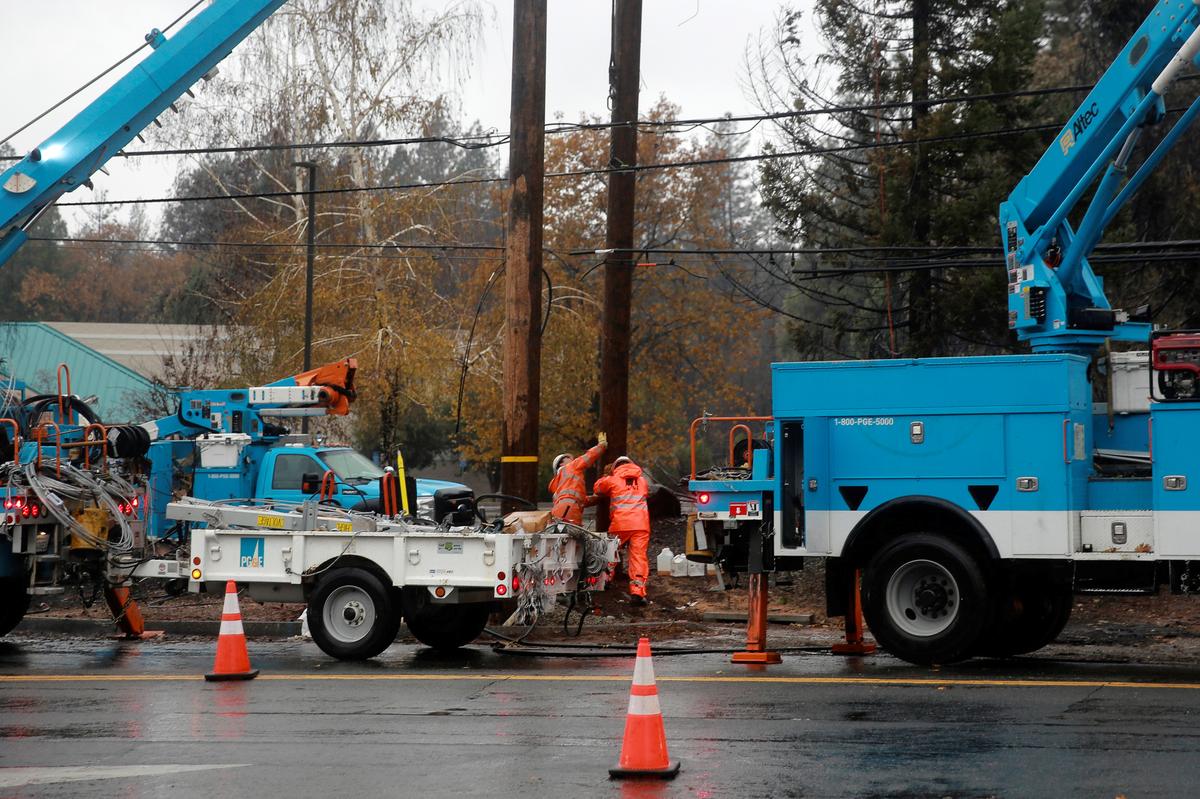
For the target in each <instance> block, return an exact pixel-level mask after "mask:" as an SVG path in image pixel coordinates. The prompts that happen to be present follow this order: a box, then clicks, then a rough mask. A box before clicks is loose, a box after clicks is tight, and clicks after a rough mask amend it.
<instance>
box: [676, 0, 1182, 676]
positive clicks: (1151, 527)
mask: <svg viewBox="0 0 1200 799" xmlns="http://www.w3.org/2000/svg"><path fill="white" fill-rule="evenodd" d="M1145 5H1147V6H1151V5H1153V8H1152V10H1151V12H1150V15H1149V17H1148V18H1147V19H1146V21H1145V22H1144V23H1143V24H1142V26H1141V27H1140V28H1139V30H1138V31H1137V32H1136V33H1135V34H1134V36H1133V38H1132V39H1131V40H1130V41H1129V43H1128V44H1127V45H1126V46H1125V48H1124V49H1123V50H1122V51H1121V53H1120V54H1119V55H1118V57H1117V59H1116V60H1115V61H1114V62H1113V64H1112V65H1111V67H1110V68H1109V69H1108V71H1107V72H1106V73H1105V74H1104V76H1103V77H1102V78H1101V79H1100V81H1099V82H1097V84H1096V86H1095V87H1094V89H1093V90H1092V91H1091V93H1090V94H1089V95H1088V97H1087V98H1086V99H1085V100H1084V101H1083V103H1082V104H1081V105H1080V108H1079V110H1078V112H1077V113H1075V114H1074V115H1073V116H1072V117H1071V119H1070V120H1068V121H1067V123H1066V125H1065V126H1064V127H1063V129H1062V130H1061V132H1060V133H1059V134H1058V135H1057V136H1056V137H1055V138H1054V141H1053V143H1052V144H1051V146H1050V147H1049V149H1048V150H1047V151H1046V152H1045V154H1044V155H1043V156H1042V158H1041V160H1039V162H1038V163H1037V165H1036V166H1035V167H1034V169H1033V170H1032V171H1031V172H1030V173H1029V174H1028V175H1026V176H1025V177H1024V178H1023V179H1022V180H1021V181H1020V182H1019V183H1018V184H1017V186H1016V188H1015V189H1014V190H1013V192H1012V194H1011V195H1010V196H1009V197H1008V199H1007V200H1006V201H1005V202H1004V203H1003V204H1002V205H1001V206H1000V210H999V223H1000V239H1001V242H1002V246H1003V253H1004V258H1005V267H1004V268H1005V269H1006V271H1007V274H1008V292H1007V306H1008V319H1009V326H1010V327H1011V328H1012V329H1013V331H1014V332H1015V333H1016V335H1017V337H1018V339H1019V340H1020V341H1022V342H1025V343H1027V344H1028V346H1029V349H1030V352H1029V353H1028V354H1022V355H1006V356H985V357H963V358H921V359H894V360H881V361H862V362H830V363H824V362H822V363H781V364H775V365H774V366H773V369H772V393H773V400H772V413H771V417H770V418H769V419H765V420H764V419H759V420H757V421H755V422H753V425H754V426H755V427H756V428H757V429H756V430H755V432H754V434H753V435H750V436H748V437H747V438H748V439H753V440H752V442H751V444H752V445H751V446H749V447H747V448H746V450H745V453H746V455H745V457H738V458H733V459H732V461H733V462H731V463H730V464H729V465H728V466H727V467H722V468H718V469H714V470H712V471H710V472H708V473H704V474H696V473H695V469H693V476H692V481H691V483H690V487H691V490H692V492H693V493H694V494H695V497H696V501H697V506H696V507H697V513H698V516H699V520H698V521H697V523H696V525H695V527H694V529H693V531H692V536H693V539H694V541H693V543H692V546H691V549H692V555H693V557H694V558H704V559H715V560H717V561H718V562H719V563H720V564H721V565H722V566H723V567H724V568H725V569H726V570H727V571H734V572H741V571H746V572H749V573H751V576H752V580H755V579H757V580H760V581H761V579H762V575H763V573H765V572H769V571H771V570H772V569H778V568H792V567H795V566H799V565H802V564H803V562H804V561H805V560H807V559H811V558H821V559H824V562H825V568H826V584H827V591H826V593H827V603H828V606H829V612H830V614H831V615H842V614H844V613H847V612H848V611H850V609H851V603H852V602H854V601H855V597H856V595H857V589H856V585H857V584H858V583H859V581H860V580H861V586H862V588H861V599H862V608H863V613H864V615H865V617H866V621H867V623H868V625H869V627H870V629H871V631H872V633H873V634H874V636H875V638H876V640H877V641H878V642H879V644H880V645H882V646H883V647H884V648H885V649H887V650H888V651H890V652H891V653H893V654H895V655H897V656H898V657H901V658H904V659H906V660H909V661H912V662H915V663H944V662H949V661H954V660H959V659H962V658H967V657H971V656H974V655H987V656H1008V655H1016V654H1021V653H1025V652H1031V651H1033V650H1036V649H1038V648H1040V647H1042V646H1044V645H1045V644H1047V643H1049V642H1050V641H1052V640H1053V639H1054V638H1055V637H1056V636H1057V635H1058V634H1059V632H1061V630H1062V628H1063V626H1064V625H1065V624H1066V622H1067V620H1068V617H1069V615H1070V612H1071V607H1072V601H1073V600H1072V595H1073V593H1079V592H1118V593H1151V592H1155V591H1158V590H1159V589H1160V587H1162V586H1166V587H1168V588H1169V589H1170V590H1172V591H1175V592H1181V593H1192V592H1196V591H1197V590H1200V579H1198V578H1200V461H1198V460H1197V458H1196V454H1195V453H1196V452H1197V450H1198V448H1200V334H1197V333H1196V332H1194V331H1166V330H1154V329H1152V325H1151V324H1150V323H1149V321H1148V314H1147V313H1146V310H1145V309H1139V310H1137V311H1134V312H1126V311H1122V310H1119V309H1115V308H1113V307H1112V306H1111V304H1110V303H1109V300H1108V299H1107V297H1106V296H1105V294H1104V290H1103V280H1102V279H1101V278H1100V277H1099V276H1097V275H1096V274H1095V273H1094V272H1093V271H1092V268H1091V266H1090V265H1089V263H1088V255H1089V253H1091V252H1092V250H1093V249H1094V247H1095V246H1096V244H1097V243H1098V242H1099V240H1100V238H1101V236H1102V234H1103V231H1104V229H1105V227H1106V226H1107V225H1108V223H1109V222H1110V221H1111V220H1112V218H1113V217H1114V216H1115V215H1116V213H1117V212H1118V211H1119V210H1120V208H1121V207H1122V206H1123V205H1124V204H1125V203H1126V202H1127V201H1128V200H1129V198H1130V197H1131V196H1132V195H1133V194H1134V192H1136V191H1137V190H1138V188H1139V187H1140V186H1141V185H1142V184H1143V182H1144V180H1145V178H1146V176H1147V175H1148V174H1149V173H1150V172H1151V171H1152V170H1153V169H1154V168H1155V167H1156V166H1158V165H1159V164H1160V163H1161V161H1162V159H1163V158H1164V156H1165V155H1166V153H1167V152H1168V151H1169V150H1170V148H1171V147H1172V146H1173V145H1174V144H1175V143H1176V142H1177V141H1178V139H1179V137H1180V136H1181V135H1182V134H1183V133H1184V132H1185V131H1186V130H1187V128H1188V127H1189V126H1190V125H1191V124H1192V122H1194V120H1195V118H1196V117H1197V115H1200V101H1194V102H1192V104H1191V105H1190V107H1188V109H1187V110H1186V112H1184V113H1183V115H1182V116H1180V117H1179V118H1178V120H1177V121H1176V122H1175V124H1174V126H1173V127H1171V128H1170V130H1168V131H1167V132H1166V133H1165V134H1164V135H1163V136H1162V137H1161V138H1160V139H1159V140H1158V143H1157V146H1156V147H1154V149H1153V150H1152V151H1150V152H1149V153H1148V154H1145V155H1144V157H1143V159H1142V161H1141V163H1140V165H1138V167H1137V169H1136V170H1132V169H1131V165H1130V162H1131V160H1132V159H1133V157H1134V156H1135V155H1137V154H1138V153H1140V152H1141V151H1140V150H1139V148H1138V147H1137V143H1138V139H1139V136H1140V134H1141V132H1142V131H1143V130H1144V129H1145V128H1146V127H1148V126H1151V125H1155V124H1158V123H1160V122H1162V121H1163V120H1164V118H1165V117H1166V116H1167V115H1166V113H1165V105H1164V102H1163V97H1164V95H1165V94H1166V92H1167V90H1168V89H1169V88H1170V87H1171V85H1172V84H1173V82H1174V81H1175V79H1176V77H1177V76H1178V73H1179V71H1180V70H1181V69H1182V68H1183V67H1185V66H1186V65H1188V64H1191V63H1194V61H1195V59H1196V55H1197V51H1198V50H1200V31H1198V29H1197V25H1198V21H1200V7H1198V6H1197V5H1196V4H1195V3H1192V2H1182V1H1178V2H1177V1H1176V0H1169V1H1167V2H1157V3H1154V4H1150V3H1146V4H1145ZM1131 172H1132V174H1131ZM1089 193H1090V194H1089ZM1088 196H1090V200H1089V202H1088V204H1087V206H1086V208H1084V209H1081V210H1080V211H1079V212H1076V209H1077V206H1079V205H1080V202H1081V200H1082V199H1083V198H1084V197H1088ZM1071 220H1077V222H1072V221H1071ZM747 432H749V431H747ZM694 444H695V442H694V436H693V446H694ZM754 585H755V583H752V589H753V587H754ZM763 607H764V608H765V602H764V603H763Z"/></svg>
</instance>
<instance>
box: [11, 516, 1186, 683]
mask: <svg viewBox="0 0 1200 799" xmlns="http://www.w3.org/2000/svg"><path fill="white" fill-rule="evenodd" d="M683 531H684V521H683V520H682V519H671V520H666V521H662V522H657V523H656V524H655V529H654V531H653V533H652V536H651V541H650V547H649V555H650V566H651V576H650V585H649V596H650V600H651V601H650V604H649V605H648V606H646V607H634V606H633V605H631V604H630V602H629V600H628V596H627V589H628V581H627V578H626V577H625V576H624V575H623V574H619V575H618V576H617V579H616V580H615V581H614V583H613V584H611V585H610V586H609V587H608V589H607V590H606V591H604V592H601V593H598V594H595V595H594V599H595V609H594V610H593V612H592V613H590V614H588V615H587V618H586V620H585V623H584V627H583V632H582V635H581V636H579V637H578V638H575V637H573V636H572V635H569V634H568V633H567V632H566V631H565V629H564V617H565V616H566V613H565V608H564V607H562V606H561V605H559V606H557V607H556V608H555V609H554V610H553V611H552V612H551V613H550V614H549V615H548V617H547V618H544V619H543V620H541V621H540V622H539V623H538V625H537V626H536V628H535V629H533V630H531V631H530V630H528V628H525V627H513V628H500V629H499V630H498V631H499V632H500V633H501V634H504V635H508V634H511V635H512V636H513V637H518V636H520V635H522V634H525V633H528V640H537V641H564V640H571V641H577V642H587V643H597V644H603V643H633V642H635V641H636V639H637V637H639V636H641V635H650V636H651V637H653V638H654V639H655V640H658V641H696V640H711V641H713V642H714V643H716V642H717V641H718V640H719V641H720V642H721V643H722V645H736V644H737V643H738V642H739V641H740V640H741V639H742V636H743V630H744V625H743V624H740V623H725V622H705V621H703V615H704V614H705V613H706V612H710V611H726V612H740V613H744V612H745V610H746V591H745V589H744V586H739V587H734V588H731V589H729V590H726V591H721V590H720V589H719V588H718V587H717V581H716V578H715V577H713V576H706V577H669V576H663V575H659V574H657V573H656V572H655V558H656V557H657V555H658V553H659V551H661V550H662V549H663V547H669V548H670V549H671V550H672V551H673V552H675V553H679V552H682V551H683V546H684V542H683ZM135 598H136V599H137V601H138V603H139V605H140V607H141V609H142V613H143V615H144V616H145V618H146V620H147V626H148V627H150V628H153V625H154V622H155V621H180V620H187V621H213V620H218V619H220V615H221V603H222V599H223V598H222V597H221V596H219V595H213V594H186V593H185V594H183V595H182V596H178V597H170V596H168V595H167V594H166V593H165V592H164V591H163V589H162V587H161V583H158V582H156V581H147V582H145V583H143V584H141V585H139V586H136V587H135ZM241 609H242V616H243V618H244V619H246V620H247V621H294V620H296V619H298V618H299V617H300V613H301V612H302V611H303V610H304V606H303V605H297V604H279V603H269V604H263V603H259V602H256V601H255V600H253V599H251V598H250V597H248V596H245V595H243V596H242V598H241ZM824 609H825V608H824V573H823V569H822V568H821V566H820V564H819V562H814V563H813V564H811V565H810V566H809V567H808V568H806V569H804V570H803V571H800V572H793V573H791V574H788V575H781V576H780V579H778V580H777V581H776V580H772V585H771V589H770V610H771V612H772V613H780V614H803V613H807V614H812V617H813V622H812V624H806V625H787V624H772V625H770V628H769V636H770V640H771V641H772V643H773V644H774V645H775V646H780V647H793V646H825V645H829V644H831V643H833V642H835V641H837V640H840V638H841V635H842V624H843V620H842V619H841V618H834V619H832V620H830V619H827V618H826V616H825V614H824ZM29 612H30V615H37V616H45V617H58V618H76V619H79V618H83V619H96V620H107V619H108V618H110V617H109V614H108V610H107V608H106V607H105V605H104V602H103V601H102V600H101V601H98V602H95V603H93V604H91V605H90V607H89V606H87V605H85V604H84V602H82V601H81V599H80V597H79V596H78V595H76V594H73V593H71V592H70V591H68V593H67V594H65V595H62V596H57V597H45V598H41V597H35V598H34V601H33V603H32V605H31V607H30V611H29ZM578 618H579V617H578V615H576V614H572V615H571V617H570V619H569V621H570V626H571V632H572V633H573V632H574V628H575V625H576V623H577V622H578ZM500 621H502V620H501V619H499V618H497V619H495V620H494V623H495V624H496V625H499V623H500ZM1038 656H1039V657H1046V656H1049V657H1060V658H1069V659H1072V660H1106V661H1111V660H1136V661H1142V662H1193V661H1195V660H1197V659H1198V658H1200V597H1188V596H1171V595H1170V594H1167V593H1162V594H1159V595H1157V596H1087V595H1083V596H1078V597H1077V598H1076V602H1075V607H1074V610H1073V612H1072V616H1071V621H1070V623H1069V624H1068V625H1067V628H1066V630H1064V632H1063V634H1062V635H1061V636H1060V637H1059V639H1058V641H1056V642H1055V643H1054V644H1052V645H1051V646H1049V647H1047V648H1045V649H1043V650H1041V651H1040V652H1038Z"/></svg>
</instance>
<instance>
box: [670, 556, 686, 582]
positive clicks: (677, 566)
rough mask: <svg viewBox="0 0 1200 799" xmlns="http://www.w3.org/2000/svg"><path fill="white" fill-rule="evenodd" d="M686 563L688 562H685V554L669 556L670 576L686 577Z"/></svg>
mask: <svg viewBox="0 0 1200 799" xmlns="http://www.w3.org/2000/svg"><path fill="white" fill-rule="evenodd" d="M687 564H688V562H687V556H686V555H676V556H675V557H673V558H671V576H672V577H687V574H688V566H687Z"/></svg>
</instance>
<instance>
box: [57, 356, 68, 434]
mask: <svg viewBox="0 0 1200 799" xmlns="http://www.w3.org/2000/svg"><path fill="white" fill-rule="evenodd" d="M64 372H65V373H66V375H67V393H66V396H70V395H71V367H69V366H67V365H66V364H65V363H60V364H59V365H58V369H57V370H56V372H55V376H56V377H57V378H58V420H59V421H60V422H67V423H69V422H70V421H71V420H70V419H68V418H67V416H66V412H67V410H66V407H65V403H64V402H63V396H64V395H63V373H64Z"/></svg>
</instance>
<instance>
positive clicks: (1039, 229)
mask: <svg viewBox="0 0 1200 799" xmlns="http://www.w3.org/2000/svg"><path fill="white" fill-rule="evenodd" d="M1197 52H1200V6H1198V5H1197V3H1196V2H1194V0H1157V2H1155V3H1154V8H1153V10H1152V11H1151V12H1150V15H1149V16H1148V17H1147V18H1146V20H1145V21H1144V22H1143V23H1142V25H1141V27H1140V28H1138V30H1137V32H1136V33H1135V34H1134V35H1133V37H1132V38H1131V39H1130V40H1129V42H1128V43H1127V44H1126V45H1125V47H1124V49H1122V51H1121V53H1120V55H1118V56H1117V58H1116V60H1115V61H1113V63H1112V64H1111V65H1110V66H1109V68H1108V70H1107V71H1106V72H1105V73H1104V75H1103V76H1102V77H1101V78H1100V80H1099V81H1097V83H1096V85H1095V87H1093V89H1092V90H1091V92H1090V93H1089V94H1088V96H1087V98H1086V99H1085V100H1084V101H1083V103H1082V104H1081V105H1080V106H1079V108H1078V109H1077V110H1076V111H1075V113H1074V114H1073V115H1072V116H1071V118H1070V119H1069V120H1068V122H1067V123H1066V125H1065V126H1064V127H1063V129H1062V131H1061V132H1060V133H1059V134H1058V135H1057V136H1056V137H1055V138H1054V141H1053V143H1052V144H1051V145H1050V147H1049V149H1047V150H1046V152H1045V153H1044V154H1043V155H1042V157H1041V159H1040V160H1039V161H1038V163H1037V165H1036V166H1035V167H1034V168H1033V170H1032V171H1030V173H1029V174H1028V175H1026V176H1025V177H1024V178H1022V179H1021V181H1020V182H1019V183H1018V184H1017V186H1016V188H1014V189H1013V191H1012V194H1010V195H1009V197H1008V199H1007V200H1006V201H1005V202H1004V203H1002V204H1001V205H1000V236H1001V241H1002V244H1003V247H1004V254H1005V268H1006V269H1007V271H1008V311H1009V314H1008V316H1009V327H1011V328H1013V329H1015V330H1016V332H1017V335H1018V337H1019V338H1020V339H1021V340H1023V341H1029V342H1030V343H1031V344H1032V346H1033V348H1034V349H1035V350H1045V351H1052V350H1053V351H1066V352H1080V353H1088V352H1091V351H1092V350H1094V348H1095V347H1096V346H1097V345H1098V344H1100V343H1101V342H1103V340H1104V339H1105V338H1114V339H1118V340H1125V341H1145V340H1146V339H1147V338H1148V336H1149V332H1150V326H1149V324H1147V323H1144V322H1139V321H1130V317H1129V314H1127V313H1125V312H1123V311H1118V310H1115V309H1113V308H1112V306H1111V304H1110V303H1109V301H1108V298H1107V297H1106V296H1105V294H1104V285H1103V280H1102V279H1101V278H1100V277H1098V276H1097V275H1096V274H1095V273H1094V272H1093V271H1092V268H1091V266H1090V264H1089V263H1088V260H1087V258H1088V255H1089V254H1090V253H1091V252H1092V250H1093V249H1094V248H1095V246H1096V244H1097V243H1098V242H1099V241H1100V238H1101V236H1102V235H1103V233H1104V229H1105V228H1106V227H1107V225H1108V223H1109V222H1111V221H1112V219H1113V217H1114V216H1115V215H1116V214H1117V212H1118V211H1119V210H1120V208H1121V207H1122V206H1123V205H1124V204H1125V203H1126V202H1128V200H1129V199H1130V197H1132V196H1133V194H1134V193H1135V192H1136V191H1137V189H1138V188H1140V186H1141V185H1142V184H1143V182H1144V181H1145V179H1146V177H1148V176H1149V174H1150V172H1151V171H1153V170H1154V169H1155V168H1156V167H1157V166H1158V165H1159V163H1161V161H1162V159H1163V157H1164V156H1165V155H1166V154H1167V152H1168V151H1169V150H1170V148H1171V147H1173V146H1174V145H1175V143H1176V142H1177V141H1178V140H1179V137H1180V136H1181V135H1182V134H1183V133H1184V132H1185V131H1186V130H1187V129H1188V127H1189V126H1190V125H1191V124H1192V123H1193V122H1194V121H1195V119H1196V117H1197V116H1200V99H1198V100H1197V101H1196V102H1194V103H1193V104H1192V106H1191V107H1190V108H1188V110H1187V111H1186V112H1185V113H1184V114H1183V116H1182V117H1180V119H1179V120H1178V121H1177V122H1176V123H1175V125H1174V127H1172V128H1171V130H1170V131H1169V132H1168V133H1167V134H1166V135H1165V136H1164V137H1163V139H1162V140H1161V141H1160V143H1159V144H1158V146H1157V147H1156V148H1155V149H1154V150H1153V152H1151V153H1150V155H1149V156H1147V157H1146V158H1145V159H1144V161H1143V162H1142V163H1141V165H1140V167H1139V168H1138V169H1137V170H1136V172H1135V173H1134V174H1133V175H1132V176H1130V175H1129V161H1130V159H1131V157H1132V154H1133V152H1134V146H1135V144H1136V143H1137V140H1138V136H1139V134H1140V132H1141V130H1142V128H1143V127H1145V126H1147V125H1151V124H1156V123H1158V122H1161V121H1162V120H1163V118H1164V116H1165V105H1164V102H1163V96H1164V95H1165V94H1166V92H1167V90H1168V89H1169V88H1170V86H1171V85H1172V84H1173V83H1174V81H1175V79H1176V78H1177V77H1178V75H1179V72H1180V70H1181V69H1182V68H1183V67H1184V66H1186V65H1187V64H1188V63H1191V62H1194V61H1195V60H1196V57H1197ZM1089 191H1092V198H1091V200H1090V202H1089V203H1088V205H1087V208H1086V210H1085V211H1084V212H1083V213H1082V215H1081V216H1080V215H1079V214H1076V213H1075V212H1076V210H1077V208H1078V207H1079V205H1080V203H1081V200H1082V199H1083V198H1084V197H1085V196H1086V195H1087V193H1088V192H1089ZM1073 214H1074V215H1075V216H1076V217H1078V222H1077V224H1078V227H1073V226H1072V223H1071V221H1070V218H1071V216H1072V215H1073Z"/></svg>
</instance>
